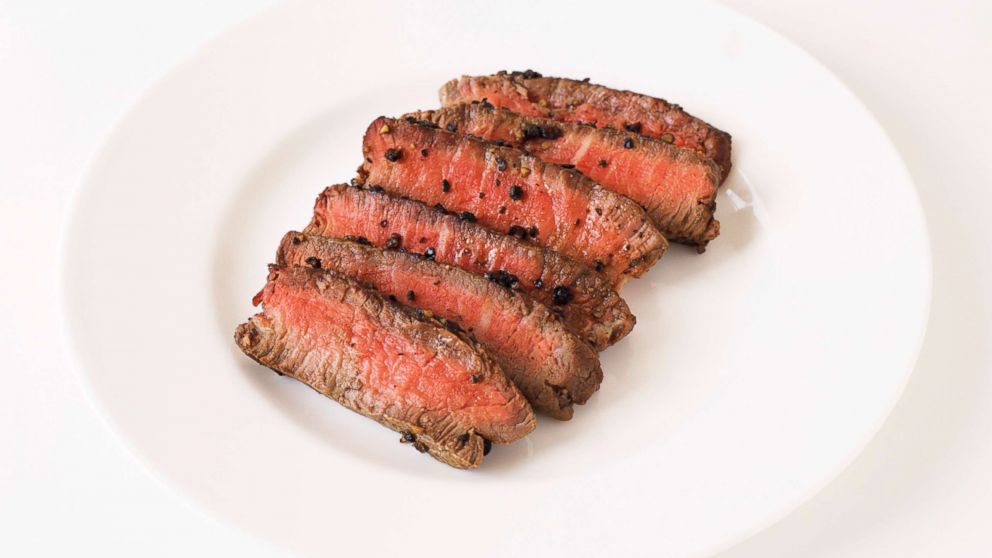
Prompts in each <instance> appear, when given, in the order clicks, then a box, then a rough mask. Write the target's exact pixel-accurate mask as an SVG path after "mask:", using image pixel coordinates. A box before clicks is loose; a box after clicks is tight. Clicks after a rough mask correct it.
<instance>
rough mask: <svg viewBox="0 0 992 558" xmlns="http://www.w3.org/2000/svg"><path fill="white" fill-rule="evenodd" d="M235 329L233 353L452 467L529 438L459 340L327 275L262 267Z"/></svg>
mask: <svg viewBox="0 0 992 558" xmlns="http://www.w3.org/2000/svg"><path fill="white" fill-rule="evenodd" d="M254 302H255V304H258V303H261V304H262V305H263V307H264V310H263V312H261V313H259V314H256V315H254V316H252V317H251V318H250V319H249V320H248V322H246V323H244V324H241V325H240V326H238V328H237V331H236V332H235V334H234V339H235V341H236V342H237V344H238V346H239V347H241V350H243V351H244V352H245V354H247V355H248V356H250V357H251V358H253V359H255V360H256V361H258V362H259V363H261V364H263V365H265V366H268V367H269V368H272V369H273V370H275V371H276V372H278V373H280V374H285V375H288V376H292V377H293V378H296V379H297V380H300V381H301V382H303V383H305V384H307V385H308V386H310V387H312V388H313V389H315V390H316V391H318V392H320V393H322V394H324V395H326V396H328V397H330V398H332V399H334V400H336V401H338V402H339V403H341V404H342V405H344V406H345V407H348V408H349V409H351V410H353V411H356V412H358V413H361V414H363V415H365V416H367V417H369V418H372V419H375V420H377V421H379V422H380V423H382V424H384V425H385V426H387V427H389V428H392V429H393V430H396V431H397V432H401V433H403V438H402V440H404V441H407V442H411V443H413V445H414V447H416V448H417V449H419V450H420V451H427V452H429V453H430V454H431V455H432V456H434V457H435V458H437V459H439V460H441V461H443V462H445V463H447V464H449V465H452V466H454V467H460V468H466V467H477V466H478V465H479V464H480V463H482V457H483V455H485V454H486V453H488V446H489V443H490V442H497V443H509V442H512V441H514V440H517V439H520V438H522V437H523V436H526V435H527V434H528V433H529V432H531V431H532V430H533V429H534V426H535V418H534V414H533V411H531V408H530V405H528V404H527V401H526V399H524V397H523V395H522V394H521V393H520V392H519V391H518V390H517V388H516V387H514V386H513V384H512V383H510V381H509V380H507V379H506V378H505V377H504V376H503V374H502V372H501V371H500V369H499V366H498V365H497V364H496V362H495V361H493V360H492V359H491V358H490V357H489V356H488V354H486V352H485V351H484V350H482V349H481V348H479V347H478V346H476V345H475V344H474V342H473V341H471V340H470V339H469V338H468V337H466V336H463V335H460V334H457V333H454V332H451V331H448V330H446V329H445V328H444V327H441V326H440V325H439V324H438V323H436V322H433V321H431V320H426V321H422V320H420V319H418V317H417V316H416V315H415V313H414V312H412V311H409V310H408V309H404V308H401V307H400V306H397V305H394V304H392V303H390V302H389V301H387V300H384V299H382V298H381V297H380V296H379V295H377V294H375V293H373V292H371V291H368V290H366V289H364V288H362V287H361V286H359V285H358V284H357V283H355V282H354V281H352V280H350V279H348V278H346V277H344V276H342V275H340V274H337V273H334V272H329V271H321V270H315V269H307V268H302V267H297V268H285V267H280V266H271V267H270V272H269V278H268V281H267V282H266V284H265V288H264V289H263V290H262V291H261V292H260V293H259V294H258V295H256V297H255V301H254Z"/></svg>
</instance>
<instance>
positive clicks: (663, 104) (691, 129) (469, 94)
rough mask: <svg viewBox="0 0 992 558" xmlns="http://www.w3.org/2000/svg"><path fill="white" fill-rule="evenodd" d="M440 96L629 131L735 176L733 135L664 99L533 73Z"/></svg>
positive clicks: (457, 85)
mask: <svg viewBox="0 0 992 558" xmlns="http://www.w3.org/2000/svg"><path fill="white" fill-rule="evenodd" d="M440 97H441V104H442V105H444V106H448V105H453V104H457V103H462V102H465V101H472V100H476V101H480V100H482V99H487V100H488V101H489V102H490V103H492V104H494V105H496V106H501V107H506V108H508V109H510V110H512V111H514V112H519V113H520V114H525V115H527V116H545V117H548V118H554V119H555V120H562V121H565V122H587V123H589V124H595V125H596V126H610V127H613V128H616V129H618V130H622V129H627V130H629V131H632V132H634V133H639V134H643V135H645V136H650V137H654V138H660V139H663V140H665V141H668V142H669V143H674V144H675V145H678V146H679V147H688V148H689V149H694V150H696V151H699V152H700V153H702V154H704V155H706V156H707V157H709V158H710V159H713V160H714V161H716V164H717V165H719V167H720V170H721V171H722V173H723V176H722V179H726V177H727V174H728V173H729V172H730V134H728V133H727V132H724V131H722V130H718V129H717V128H714V127H713V126H710V125H709V124H707V123H706V122H703V121H702V120H700V119H698V118H696V117H695V116H692V115H691V114H689V113H687V112H686V111H684V110H682V107H680V106H678V105H676V104H672V103H669V102H668V101H665V100H664V99H657V98H654V97H649V96H647V95H641V94H639V93H634V92H632V91H620V90H617V89H610V88H609V87H604V86H602V85H596V84H594V83H589V82H588V81H576V80H574V79H564V78H553V77H544V76H542V75H541V74H539V73H537V72H534V71H532V70H527V71H526V72H509V73H508V72H499V73H497V74H495V75H491V76H474V77H473V76H462V77H461V78H459V79H453V80H451V81H449V82H448V83H446V84H444V86H443V87H441V91H440Z"/></svg>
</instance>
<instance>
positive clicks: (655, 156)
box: [409, 101, 720, 251]
mask: <svg viewBox="0 0 992 558" xmlns="http://www.w3.org/2000/svg"><path fill="white" fill-rule="evenodd" d="M409 117H410V118H414V119H417V120H425V121H428V122H432V123H434V124H437V125H439V126H441V127H442V128H448V127H453V128H455V129H457V130H458V131H459V132H462V133H465V134H472V135H475V136H479V137H482V138H484V139H487V140H490V141H502V142H504V143H507V144H509V145H511V146H512V147H517V148H520V149H523V150H525V151H528V152H530V153H533V154H534V155H537V156H538V157H540V158H541V159H542V160H544V161H546V162H549V163H558V164H563V165H565V164H567V165H574V166H575V168H577V169H578V170H579V171H581V172H582V174H584V175H586V176H588V177H589V178H591V179H592V180H594V181H595V182H597V183H598V184H600V185H602V186H603V187H605V188H607V189H609V190H612V191H614V192H616V193H618V194H623V195H625V196H627V197H628V198H631V199H633V200H634V201H636V202H637V203H639V204H641V206H643V207H644V209H645V210H646V211H647V212H648V215H649V216H650V217H651V219H652V221H654V224H655V225H656V226H657V227H658V229H660V230H661V232H662V234H664V235H665V238H667V239H668V240H671V241H677V242H683V243H686V244H692V245H694V246H696V247H697V248H699V249H700V251H702V248H705V246H706V243H707V242H709V241H710V240H712V239H713V238H715V237H716V236H717V235H718V234H719V232H720V223H719V221H717V220H716V219H715V218H714V217H713V212H714V211H715V210H716V191H717V187H718V186H719V185H720V169H719V168H718V167H717V166H716V164H714V163H713V161H711V160H709V159H707V158H706V157H705V156H704V155H702V154H700V153H698V152H696V151H693V150H691V149H685V148H681V147H677V146H674V145H671V144H669V143H666V142H663V141H661V140H658V139H653V138H648V137H645V136H640V135H637V134H632V133H630V132H627V131H623V130H616V129H614V128H608V127H606V128H596V127H593V126H585V125H582V124H578V123H575V122H558V121H555V120H552V119H550V118H541V117H537V116H523V115H520V114H517V113H515V112H512V111H510V110H507V109H504V108H498V107H494V106H493V105H491V104H489V103H481V102H478V101H472V102H471V103H461V104H457V105H452V106H449V107H446V108H443V109H440V110H428V111H422V112H417V113H413V114H410V115H409Z"/></svg>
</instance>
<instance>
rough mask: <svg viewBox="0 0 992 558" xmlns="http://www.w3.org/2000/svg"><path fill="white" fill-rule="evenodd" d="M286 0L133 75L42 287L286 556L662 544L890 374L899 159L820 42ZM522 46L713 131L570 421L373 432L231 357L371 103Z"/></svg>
mask: <svg viewBox="0 0 992 558" xmlns="http://www.w3.org/2000/svg"><path fill="white" fill-rule="evenodd" d="M606 6H607V4H601V3H588V4H580V3H574V2H573V3H570V4H569V7H568V9H561V8H556V7H552V6H549V5H546V4H539V3H520V4H519V5H517V4H514V3H513V2H509V3H508V2H502V3H500V5H499V7H498V8H496V7H495V6H492V5H488V4H469V3H455V2H452V3H449V4H447V5H445V6H439V7H438V8H437V9H436V11H433V12H431V11H430V10H428V9H427V8H420V9H414V8H409V7H403V6H400V5H390V4H385V5H379V4H377V3H375V2H373V3H369V2H366V3H363V4H362V5H361V6H358V5H345V4H343V3H342V5H337V6H331V5H328V4H323V5H320V6H308V5H302V4H294V5H290V6H286V7H282V8H279V9H277V10H274V11H270V12H267V13H265V14H263V15H262V16H260V17H257V18H255V19H253V20H251V21H249V22H247V23H245V24H243V25H240V26H238V27H237V28H235V29H233V30H231V31H230V32H228V33H226V34H225V35H223V36H222V37H220V38H218V39H217V40H216V41H214V42H213V43H211V44H210V45H209V46H208V47H207V48H205V49H204V50H203V51H202V52H200V53H199V54H198V55H197V56H196V57H195V58H194V59H193V60H191V61H189V62H187V63H185V64H183V65H182V66H180V67H179V68H177V69H176V70H175V71H173V72H172V73H170V74H169V75H168V76H167V77H165V78H164V79H163V80H162V81H161V82H159V83H157V84H156V85H154V86H153V87H152V88H150V89H149V90H148V92H147V93H146V94H145V95H144V97H143V98H142V99H141V100H140V101H139V102H138V103H137V104H136V105H135V106H134V107H133V108H132V110H131V111H130V112H129V113H128V115H127V116H126V117H125V118H124V119H123V121H122V122H121V123H120V124H119V126H118V127H117V129H116V130H115V131H114V133H113V134H112V136H111V137H110V138H109V139H108V141H107V143H106V145H104V147H103V149H102V150H101V152H100V154H99V156H98V157H97V158H96V160H95V161H94V163H93V164H92V167H91V171H90V173H89V177H88V179H87V181H86V184H85V185H84V186H83V187H82V188H81V189H80V191H79V193H78V197H77V199H76V200H75V208H74V212H73V215H72V218H71V221H70V223H69V225H68V229H67V232H66V236H65V245H64V254H63V256H64V268H63V281H64V285H63V287H64V295H65V313H66V317H67V322H68V326H69V328H68V329H69V331H70V332H71V339H72V342H73V347H74V349H75V354H76V356H77V358H78V365H79V366H78V368H79V370H80V373H81V375H82V377H83V378H84V383H85V384H86V385H87V386H88V388H89V391H90V393H91V394H92V396H93V398H94V399H95V400H96V402H97V405H98V407H99V408H100V409H102V411H103V412H104V414H105V415H106V417H107V418H108V419H109V421H110V422H111V423H112V424H113V426H114V427H115V428H116V429H117V430H118V432H119V433H120V434H121V436H122V437H123V438H124V439H125V440H126V441H127V442H128V444H129V445H130V447H131V448H132V449H133V451H134V452H135V453H136V454H137V455H138V456H140V458H141V460H142V461H143V462H144V463H145V464H146V465H147V466H148V467H149V468H150V469H151V470H152V471H153V472H154V473H155V474H156V475H157V476H159V477H160V478H164V479H166V480H167V481H168V482H169V483H170V484H171V485H172V486H174V487H176V489H177V490H179V491H180V492H182V493H183V494H185V495H186V496H188V497H189V498H191V499H192V500H193V501H194V502H196V503H197V504H198V505H199V506H202V507H203V508H204V509H206V510H208V511H209V512H211V513H213V514H215V515H216V516H219V517H222V518H225V519H227V520H230V521H232V522H234V523H236V524H238V525H240V526H242V527H244V528H245V529H247V530H248V531H250V532H252V533H255V534H257V535H260V536H262V537H265V538H268V539H271V540H274V541H277V542H279V543H282V544H285V545H287V546H288V547H291V548H293V549H297V550H300V551H302V552H304V553H306V554H310V555H315V556H316V555H323V556H327V555H338V556H351V555H359V554H360V555H381V556H398V555H401V554H402V555H406V556H428V555H430V556H438V555H456V554H472V555H479V556H521V555H531V556H535V555H541V556H570V557H574V556H597V557H601V556H641V555H652V556H688V555H702V554H704V553H706V552H711V551H714V550H716V549H718V548H721V547H724V546H726V545H727V544H730V543H732V542H734V541H736V540H739V539H740V538H741V537H743V536H746V535H747V534H749V533H752V532H754V531H755V530H756V529H758V528H760V527H762V526H765V525H767V524H769V523H770V522H771V521H774V520H775V519H776V518H778V517H781V516H782V514H784V513H785V512H787V511H789V510H790V509H792V508H794V507H795V506H796V505H798V504H799V503H800V502H802V501H803V500H804V499H805V498H807V497H808V496H810V495H811V494H812V493H814V492H815V491H816V490H818V489H819V488H820V487H822V486H823V485H824V484H825V483H826V482H827V481H828V480H829V479H831V478H832V477H833V476H835V475H836V474H837V473H838V472H839V471H840V470H841V469H842V468H843V467H844V466H845V465H846V464H847V463H849V462H850V460H851V459H852V458H853V457H854V456H855V455H856V453H857V452H858V451H859V450H860V449H861V448H862V447H863V445H864V444H865V443H866V442H867V441H868V439H869V438H870V437H871V435H872V434H873V433H874V432H875V431H876V430H877V429H878V427H879V426H880V423H881V421H882V420H883V419H884V418H885V416H886V415H887V413H888V412H889V410H890V408H891V407H892V405H893V404H894V402H895V400H896V399H897V397H898V395H899V393H900V391H901V389H902V386H903V385H904V383H905V381H906V378H907V375H908V374H909V373H910V371H911V369H912V366H913V363H914V359H915V356H916V352H917V348H918V345H919V342H920V339H921V337H922V334H923V331H924V327H925V323H926V317H927V309H928V301H929V292H930V291H929V285H930V283H929V277H930V264H929V251H928V250H929V249H928V242H927V237H926V233H925V227H924V223H923V219H922V214H921V211H920V208H919V205H918V202H917V199H916V196H915V193H914V191H913V187H912V184H911V182H910V179H909V177H908V175H907V173H906V170H905V168H904V166H903V164H902V162H901V161H900V160H899V157H898V156H897V155H896V153H895V151H894V150H893V148H892V146H891V145H890V143H889V142H888V141H887V139H886V138H885V136H884V134H883V132H882V131H881V130H880V129H879V127H878V125H877V124H876V123H875V121H874V120H873V119H872V117H871V116H870V114H868V113H867V112H866V110H865V109H864V107H863V106H862V105H861V104H860V103H859V102H858V101H857V99H855V98H854V96H852V94H851V93H850V92H849V91H847V90H846V89H845V88H844V87H843V86H842V85H841V84H840V83H839V82H838V81H837V80H836V79H835V78H834V77H832V76H831V75H830V74H829V73H828V72H827V71H826V70H824V69H823V68H822V67H821V66H820V65H819V64H817V63H816V62H815V61H814V60H812V59H811V58H810V57H809V56H807V55H806V54H804V53H803V52H801V51H800V50H799V49H798V48H796V47H795V46H793V45H791V44H789V43H787V42H786V41H785V40H784V39H782V38H781V37H778V36H777V35H775V34H773V33H771V32H769V31H768V30H766V29H764V28H762V27H760V26H759V25H757V24H755V23H753V22H751V21H749V20H747V19H745V18H743V17H741V16H739V15H737V14H735V13H733V12H731V11H728V10H726V9H724V8H721V7H718V6H710V5H699V4H696V3H688V2H681V3H677V4H671V5H659V4H650V5H643V6H632V5H631V6H627V7H626V8H624V9H612V10H611V9H608V8H607V7H606ZM526 67H534V68H535V69H538V70H540V71H543V72H545V73H548V74H552V75H566V76H576V77H585V76H591V77H592V78H593V79H594V81H597V82H601V83H605V84H610V85H614V86H620V87H624V88H629V89H634V90H637V91H642V92H647V93H652V94H656V95H660V96H664V97H667V98H669V99H672V100H675V101H678V102H680V103H682V104H683V105H684V106H685V107H687V108H688V110H689V111H690V112H692V113H694V114H697V115H699V116H702V117H704V118H705V119H707V120H710V121H712V122H714V123H716V124H717V125H719V126H720V127H722V128H724V129H726V130H728V131H730V132H731V133H732V134H733V136H734V164H735V167H734V168H735V170H734V172H733V174H732V176H731V177H730V179H729V181H728V183H727V185H726V188H725V189H724V190H723V192H722V194H721V195H720V199H719V217H720V219H721V221H722V222H723V235H722V236H721V237H720V238H718V239H717V240H716V241H715V242H713V243H712V244H711V245H710V250H709V251H708V252H707V253H706V254H704V255H702V256H697V255H695V254H694V253H691V252H690V251H689V250H687V249H682V248H678V247H676V248H674V249H672V250H671V252H670V253H669V255H667V256H666V257H665V258H664V259H663V261H662V262H661V263H660V265H658V266H657V267H656V268H655V269H654V270H653V271H652V272H651V273H650V274H649V275H648V276H647V277H646V278H645V279H642V280H640V281H636V282H633V283H631V284H629V285H628V286H627V287H626V288H625V290H624V295H625V296H626V297H627V298H628V300H629V302H630V305H631V307H632V308H633V310H634V312H635V313H636V314H637V316H638V324H637V327H636V329H635V330H634V333H633V334H632V335H631V336H630V337H628V338H627V339H626V340H624V341H623V342H622V343H620V344H619V345H617V346H616V347H613V348H611V349H610V350H609V351H607V352H606V353H605V354H604V355H603V368H604V370H605V371H606V380H605V381H604V383H603V386H602V389H601V390H600V392H599V393H598V394H597V395H596V396H595V397H594V398H593V400H592V401H591V402H590V404H588V405H586V406H585V407H584V408H580V409H578V410H577V412H576V415H575V419H574V420H573V421H571V422H568V423H555V422H553V421H550V420H542V421H540V426H539V428H538V430H537V432H535V433H534V434H533V435H532V436H530V437H529V438H528V439H527V440H526V441H524V442H522V443H518V444H515V445H513V446H509V447H499V448H497V451H495V452H494V453H493V454H492V455H490V457H489V459H488V460H487V461H486V463H485V464H484V466H483V467H482V469H481V470H478V471H474V472H465V471H456V470H453V469H450V468H448V467H445V466H443V465H441V464H439V463H437V462H434V461H433V460H431V459H429V458H427V457H424V456H422V455H419V454H417V453H416V452H414V451H412V450H410V449H409V448H408V447H405V446H401V445H400V444H399V443H397V439H398V435H397V434H395V433H392V432H390V431H387V430H385V429H383V428H381V427H379V426H378V425H376V424H374V423H372V422H371V421H369V420H367V419H364V418H362V417H359V416H357V415H354V414H352V413H350V412H348V411H345V410H344V409H342V408H341V407H339V406H337V405H336V404H334V403H333V402H331V401H329V400H326V399H324V398H322V397H320V396H318V395H317V394H315V393H313V392H312V391H310V390H309V389H308V388H306V387H305V386H303V385H301V384H298V383H296V382H294V381H291V380H288V379H284V378H279V377H277V376H276V375H275V374H272V373H271V372H268V371H267V370H264V369H262V368H261V367H259V366H257V365H255V364H254V363H252V362H251V361H249V360H248V359H247V358H245V357H243V356H242V355H241V354H239V352H238V350H237V349H236V348H235V346H234V343H233V342H232V331H233V329H234V327H235V325H236V324H237V323H238V322H239V321H241V320H243V319H244V318H246V317H247V316H248V315H250V314H251V313H252V312H253V308H252V307H251V306H250V303H249V300H250V298H251V296H252V295H253V294H254V293H255V292H256V290H257V289H258V288H259V287H260V286H261V284H262V283H263V280H264V277H265V264H266V263H267V262H268V261H269V260H270V259H271V258H272V255H273V252H274V249H275V246H276V244H277V242H278V240H279V238H280V236H281V234H282V233H283V232H285V231H286V230H288V229H291V228H299V227H302V226H303V225H305V223H306V222H307V220H308V218H309V214H310V209H311V206H312V202H313V199H314V197H315V196H316V194H317V192H318V191H319V190H320V189H321V187H322V186H324V185H326V184H330V183H334V182H339V181H345V180H347V179H349V178H350V177H351V176H353V171H354V169H355V167H356V166H357V164H358V162H359V160H360V138H361V133H362V131H363V130H364V128H365V126H366V124H367V123H368V122H370V121H371V119H372V118H373V117H375V116H377V115H379V114H398V113H402V112H404V111H407V110H411V109H415V108H423V107H431V106H435V105H436V97H435V91H436V89H437V87H438V86H439V85H440V84H441V83H442V82H443V81H444V80H445V79H447V78H450V77H454V76H456V75H458V74H461V73H488V72H491V71H494V70H497V69H501V68H511V69H514V68H515V69H523V68H526Z"/></svg>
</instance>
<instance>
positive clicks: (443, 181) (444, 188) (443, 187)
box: [441, 178, 451, 192]
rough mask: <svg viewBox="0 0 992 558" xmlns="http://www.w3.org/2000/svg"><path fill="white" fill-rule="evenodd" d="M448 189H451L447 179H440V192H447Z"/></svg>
mask: <svg viewBox="0 0 992 558" xmlns="http://www.w3.org/2000/svg"><path fill="white" fill-rule="evenodd" d="M450 189H451V183H450V182H448V179H447V178H442V179H441V191H442V192H447V191H448V190H450Z"/></svg>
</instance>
